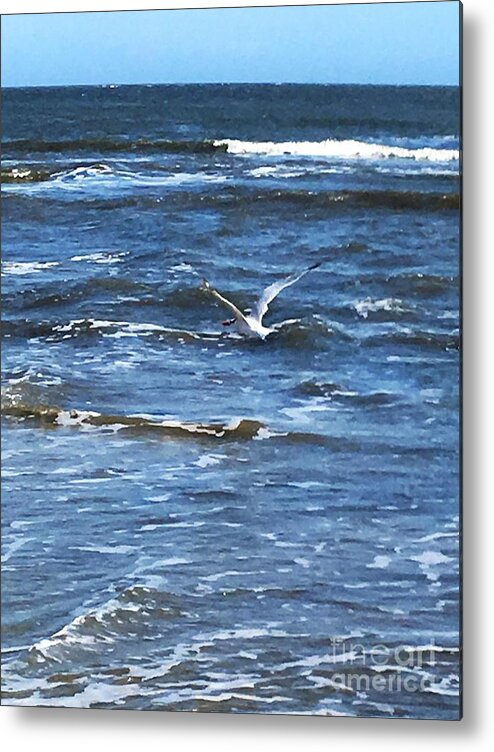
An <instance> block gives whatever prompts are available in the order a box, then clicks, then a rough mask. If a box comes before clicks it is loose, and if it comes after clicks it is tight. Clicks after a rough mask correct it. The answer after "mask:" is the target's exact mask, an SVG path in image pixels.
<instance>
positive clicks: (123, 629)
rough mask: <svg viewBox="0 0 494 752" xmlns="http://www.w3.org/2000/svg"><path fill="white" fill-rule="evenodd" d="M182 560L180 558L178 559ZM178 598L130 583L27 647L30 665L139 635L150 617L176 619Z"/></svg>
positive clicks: (57, 660)
mask: <svg viewBox="0 0 494 752" xmlns="http://www.w3.org/2000/svg"><path fill="white" fill-rule="evenodd" d="M182 561H183V560H182ZM181 615H182V610H181V607H180V603H179V600H178V598H177V597H176V596H175V595H173V594H171V593H166V592H162V591H159V590H156V589H155V588H152V587H150V586H147V585H146V584H139V585H132V586H130V587H128V588H126V589H125V590H123V591H122V592H121V593H120V594H119V595H117V596H116V597H114V598H111V599H110V600H109V601H107V602H106V603H104V604H102V605H101V606H99V607H96V608H92V609H89V610H87V611H86V612H83V613H82V614H80V615H79V616H76V617H74V618H73V619H72V620H71V621H70V622H69V623H68V624H66V625H65V626H64V627H62V628H61V629H60V630H58V631H57V632H55V633H54V634H53V635H51V636H50V637H46V638H44V639H41V640H39V641H38V642H36V643H35V644H34V645H32V646H31V647H30V648H29V649H28V655H27V659H28V662H29V663H30V664H34V665H39V664H43V663H46V662H47V661H48V662H51V663H55V664H57V663H63V664H65V663H66V662H67V661H70V660H74V658H75V654H77V657H78V659H79V660H80V659H81V657H82V655H81V654H84V653H88V652H89V653H93V652H100V651H101V650H102V649H104V646H105V645H107V646H111V645H112V644H113V643H114V642H115V641H116V640H117V639H125V638H128V636H129V632H131V633H132V634H134V635H135V634H136V633H140V634H143V633H145V632H146V631H148V630H149V629H150V628H151V624H152V621H153V620H158V623H161V622H162V620H163V619H166V620H171V619H177V618H180V616H181Z"/></svg>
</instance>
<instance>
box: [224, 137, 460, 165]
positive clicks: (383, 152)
mask: <svg viewBox="0 0 494 752" xmlns="http://www.w3.org/2000/svg"><path fill="white" fill-rule="evenodd" d="M213 144H214V146H215V147H217V148H221V147H223V148H225V147H226V150H227V151H228V153H229V154H240V155H242V154H245V155H249V154H252V155H257V154H262V155H266V156H270V157H284V156H297V157H318V158H324V159H328V158H329V159H346V160H354V159H364V160H371V161H373V160H381V159H390V158H394V159H413V160H416V161H426V162H452V161H458V159H459V156H460V153H459V150H458V149H434V148H432V147H422V148H414V149H412V148H406V147H404V146H391V145H387V144H379V143H368V142H365V141H355V140H337V139H326V140H324V141H283V142H274V141H239V140H237V139H223V140H217V141H214V142H213Z"/></svg>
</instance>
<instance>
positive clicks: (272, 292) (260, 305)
mask: <svg viewBox="0 0 494 752" xmlns="http://www.w3.org/2000/svg"><path fill="white" fill-rule="evenodd" d="M322 263H323V262H322V261H318V262H317V264H312V266H309V267H307V269H304V270H303V271H301V272H295V273H294V274H290V276H289V277H284V278H283V279H279V280H278V281H277V282H273V284H272V285H269V287H266V289H265V290H264V292H263V293H262V295H261V297H260V298H259V300H258V301H257V302H256V304H255V305H254V308H253V309H252V316H253V317H254V318H256V319H257V320H258V321H259V323H261V321H262V319H263V317H264V316H265V315H266V313H267V311H268V307H269V304H270V303H271V301H272V300H274V298H276V296H277V295H279V293H280V292H281V291H282V290H284V289H285V287H290V285H293V284H294V283H295V282H298V280H299V279H300V278H301V277H303V276H304V275H305V274H307V273H308V272H310V271H312V270H313V269H317V267H318V266H321V264H322Z"/></svg>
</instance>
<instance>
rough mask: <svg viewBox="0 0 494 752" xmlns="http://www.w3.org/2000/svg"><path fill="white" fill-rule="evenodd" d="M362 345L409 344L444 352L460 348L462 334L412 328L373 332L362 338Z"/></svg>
mask: <svg viewBox="0 0 494 752" xmlns="http://www.w3.org/2000/svg"><path fill="white" fill-rule="evenodd" d="M361 344H362V345H367V346H376V345H389V344H395V345H408V346H410V347H419V348H420V349H422V350H441V351H444V352H448V351H458V350H459V349H460V335H459V334H456V333H448V332H447V333H443V332H428V331H420V330H412V329H400V330H398V331H389V332H386V333H384V334H373V335H370V336H367V337H364V338H362V340H361Z"/></svg>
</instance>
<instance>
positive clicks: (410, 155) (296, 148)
mask: <svg viewBox="0 0 494 752" xmlns="http://www.w3.org/2000/svg"><path fill="white" fill-rule="evenodd" d="M4 150H5V151H6V152H7V153H12V152H15V153H17V154H40V153H59V154H64V153H70V152H81V151H91V152H96V153H99V154H105V153H153V152H154V153H167V154H180V153H185V154H187V153H190V154H204V153H212V152H217V151H219V152H228V153H229V154H236V155H264V156H269V157H284V156H296V157H317V158H322V159H344V160H345V159H346V160H355V159H357V160H358V159H364V160H371V161H374V160H382V159H389V158H394V159H411V160H415V161H421V162H422V161H425V162H438V163H442V162H457V161H458V160H459V156H460V152H459V150H458V149H455V148H434V147H431V146H423V147H415V148H412V147H406V146H399V145H393V144H382V143H372V142H367V141H357V140H352V139H341V140H338V139H330V138H328V139H325V140H323V141H282V142H275V141H242V140H239V139H231V138H225V139H211V140H208V139H205V140H200V141H180V140H166V139H137V140H125V139H112V138H99V139H98V138H89V139H86V138H81V139H63V140H59V141H44V140H37V139H13V140H10V141H6V142H5V143H4Z"/></svg>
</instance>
